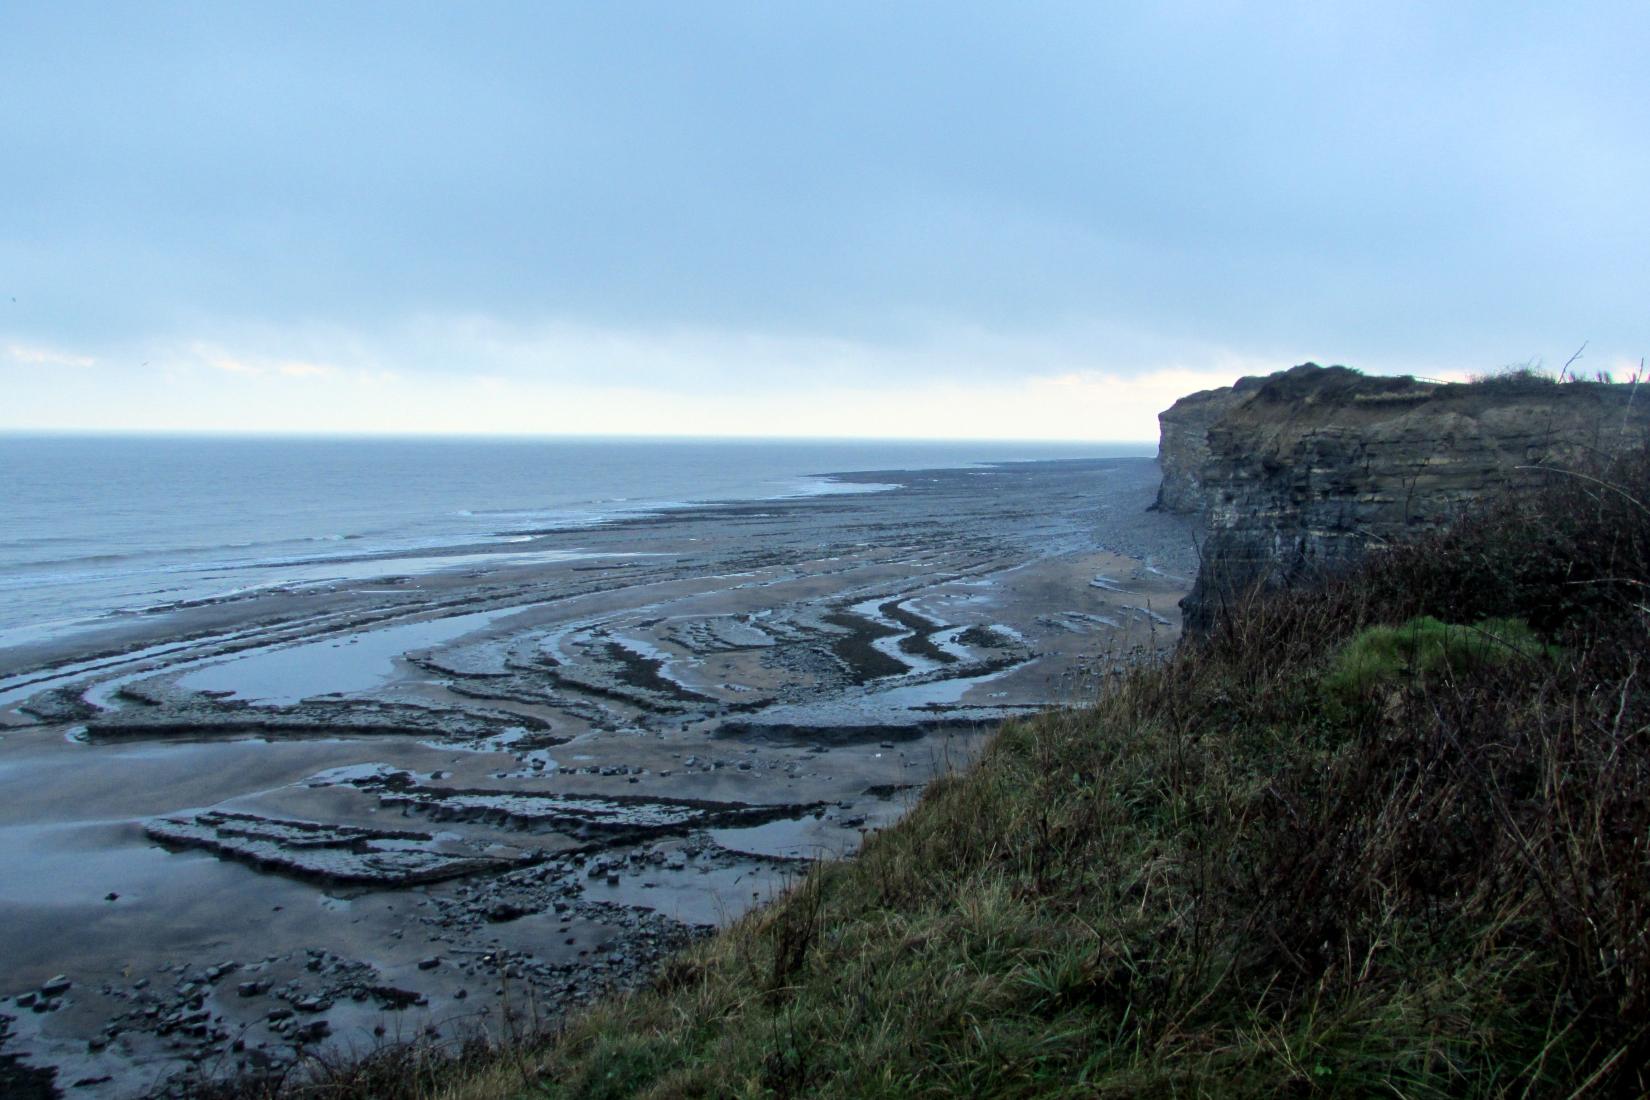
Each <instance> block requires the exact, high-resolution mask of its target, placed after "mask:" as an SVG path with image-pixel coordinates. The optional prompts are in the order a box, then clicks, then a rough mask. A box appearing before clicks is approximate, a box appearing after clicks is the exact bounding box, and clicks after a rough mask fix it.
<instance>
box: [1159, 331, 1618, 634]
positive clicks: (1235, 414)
mask: <svg viewBox="0 0 1650 1100" xmlns="http://www.w3.org/2000/svg"><path fill="white" fill-rule="evenodd" d="M1634 398H1635V394H1634V387H1632V386H1627V385H1610V384H1603V383H1591V382H1575V383H1568V384H1563V385H1560V384H1557V383H1554V382H1552V381H1551V380H1547V379H1543V378H1538V377H1522V376H1511V377H1508V378H1503V379H1492V380H1489V381H1486V382H1479V383H1472V384H1447V383H1434V382H1424V381H1418V380H1416V379H1414V378H1409V377H1402V378H1391V377H1376V376H1367V375H1363V374H1360V373H1358V372H1357V371H1354V370H1349V369H1347V368H1346V367H1320V366H1317V365H1316V364H1312V363H1307V364H1304V365H1302V366H1298V367H1295V368H1293V369H1291V370H1287V371H1281V372H1279V373H1277V374H1273V375H1271V376H1269V377H1266V378H1245V379H1242V380H1241V381H1239V382H1238V383H1237V384H1236V385H1234V386H1231V387H1229V388H1226V389H1221V390H1206V391H1204V392H1202V393H1197V394H1193V395H1191V396H1189V397H1186V398H1182V399H1181V400H1180V401H1177V402H1176V403H1175V404H1174V406H1173V407H1171V408H1170V409H1168V410H1166V411H1165V412H1164V413H1163V414H1162V415H1161V416H1160V417H1159V421H1160V424H1161V425H1162V442H1161V445H1160V450H1159V462H1160V464H1161V465H1162V468H1163V486H1162V489H1161V490H1160V492H1159V496H1158V506H1159V507H1163V508H1166V509H1169V510H1172V511H1181V512H1189V513H1199V514H1201V515H1202V516H1203V520H1204V539H1203V543H1202V546H1201V548H1200V554H1201V567H1200V569H1199V573H1198V578H1197V582H1196V584H1195V585H1194V587H1193V589H1192V592H1191V594H1190V595H1189V596H1187V597H1186V599H1185V600H1184V601H1182V607H1183V609H1184V611H1185V616H1184V618H1185V623H1186V625H1187V627H1188V629H1191V630H1199V629H1204V628H1207V627H1208V626H1209V625H1210V623H1211V622H1212V621H1213V618H1214V615H1215V614H1216V612H1217V611H1218V610H1219V608H1220V607H1221V606H1222V604H1223V603H1225V602H1228V601H1230V600H1231V598H1232V597H1233V596H1235V595H1236V594H1238V593H1240V592H1243V591H1245V590H1247V589H1249V588H1250V587H1252V586H1255V585H1280V584H1287V583H1289V582H1290V581H1293V580H1295V579H1297V578H1299V577H1302V576H1304V575H1309V574H1314V573H1320V572H1324V571H1334V570H1338V569H1342V568H1344V567H1346V566H1348V565H1350V564H1351V563H1353V562H1354V561H1356V560H1357V559H1359V558H1360V557H1362V556H1363V554H1364V553H1365V551H1366V550H1367V549H1368V548H1370V547H1372V546H1381V545H1385V544H1388V543H1391V542H1393V541H1395V540H1398V539H1401V538H1403V537H1404V536H1405V535H1408V534H1412V533H1415V532H1418V531H1424V530H1429V529H1432V528H1436V527H1440V526H1442V525H1444V524H1445V523H1447V522H1448V521H1449V520H1451V519H1452V518H1454V517H1456V516H1458V515H1460V514H1461V512H1462V511H1463V510H1464V509H1465V508H1466V507H1467V506H1468V505H1470V504H1471V503H1472V502H1474V501H1475V500H1477V499H1479V498H1480V497H1482V496H1484V495H1485V494H1486V493H1490V492H1496V491H1501V490H1513V491H1519V490H1522V489H1526V488H1530V487H1533V486H1535V485H1537V484H1541V483H1543V482H1545V481H1546V480H1549V479H1550V478H1551V477H1552V475H1551V474H1550V473H1548V472H1546V468H1553V467H1558V468H1562V467H1565V466H1568V465H1573V464H1575V463H1576V462H1578V461H1580V460H1582V459H1584V458H1585V457H1587V456H1588V455H1590V454H1598V453H1601V452H1610V451H1614V450H1618V449H1620V448H1621V447H1623V446H1624V445H1627V444H1629V443H1634V442H1642V441H1644V439H1645V438H1646V432H1647V428H1650V393H1647V394H1644V395H1642V398H1643V399H1642V400H1635V399H1634Z"/></svg>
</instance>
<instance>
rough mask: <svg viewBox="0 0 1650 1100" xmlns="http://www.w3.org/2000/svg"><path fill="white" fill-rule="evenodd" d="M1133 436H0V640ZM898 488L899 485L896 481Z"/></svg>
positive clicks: (1084, 452) (1107, 451) (1070, 453)
mask: <svg viewBox="0 0 1650 1100" xmlns="http://www.w3.org/2000/svg"><path fill="white" fill-rule="evenodd" d="M1149 453H1150V450H1149V448H1146V447H1143V446H1141V445H1138V444H1135V445H1130V444H1104V443H1100V444H1049V443H998V442H981V443H951V442H947V443H931V442H911V443H898V442H882V441H877V442H862V441H840V442H837V441H760V440H704V441H691V440H628V439H627V440H592V439H580V440H570V439H507V440H497V439H488V440H480V439H453V438H428V439H343V438H328V439H318V438H270V437H253V438H232V437H202V436H193V437H148V436H96V437H93V436H47V435H40V436H31V435H9V436H0V646H7V645H16V644H21V643H25V642H28V641H31V640H35V639H38V638H41V637H45V636H50V635H51V634H53V633H55V632H62V631H68V630H72V629H74V628H75V627H76V626H81V625H85V624H87V623H90V622H95V621H96V620H97V619H99V618H100V617H103V616H107V615H110V614H115V613H119V612H122V611H133V610H140V609H143V608H149V607H155V606H160V605H165V604H169V603H174V602H178V601H185V600H196V599H204V598H210V597H214V596H220V595H225V594H229V593H233V592H237V591H245V590H247V589H250V588H257V587H267V586H273V585H289V584H305V583H322V582H325V581H328V580H335V579H355V580H358V579H363V578H368V577H372V576H384V575H390V574H406V573H411V572H419V571H424V570H429V569H436V568H451V567H453V566H455V565H462V564H467V563H473V561H474V560H475V557H473V556H468V557H467V556H463V555H462V552H461V550H460V548H470V549H471V551H472V553H473V554H483V555H485V556H486V557H487V558H488V559H489V560H499V557H498V556H499V555H500V554H507V553H509V552H510V547H511V546H514V545H525V544H526V543H527V542H528V541H529V540H530V538H531V535H530V532H533V531H540V530H544V529H547V528H565V527H577V526H580V525H589V524H595V523H602V522H609V521H612V520H614V519H617V518H622V517H624V516H626V515H635V514H642V513H647V512H653V511H658V510H662V509H668V508H679V507H686V506H691V505H693V504H695V503H700V502H709V501H727V500H755V499H774V498H781V497H790V496H797V495H804V494H812V493H830V492H855V491H866V489H867V487H866V486H862V485H854V484H843V483H839V482H834V481H832V480H831V479H830V478H829V477H828V476H827V475H829V474H832V473H847V472H859V471H866V470H916V469H933V468H955V467H963V466H969V465H974V464H982V463H992V462H1004V461H1024V460H1039V459H1072V458H1094V457H1111V456H1116V455H1137V454H1149ZM889 481H890V483H897V481H898V478H897V477H892V478H890V479H889Z"/></svg>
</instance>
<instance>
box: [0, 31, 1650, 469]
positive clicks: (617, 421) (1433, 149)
mask: <svg viewBox="0 0 1650 1100" xmlns="http://www.w3.org/2000/svg"><path fill="white" fill-rule="evenodd" d="M1647 58H1650V4H1646V3H1644V2H1643V0H1633V2H1620V3H1600V4H1585V3H1581V4H1570V5H1556V4H1524V3H1517V2H1514V0H1493V2H1485V3H1467V2H1459V3H1448V4H1440V3H1435V2H1428V3H1415V4H1400V3H1360V4H1335V3H1326V2H1324V0H1312V2H1302V3H1297V4H1291V3H1269V4H1264V5H1259V4H1239V3H1221V2H1204V3H1173V2H1169V3H1162V2H1159V3H1152V4H1138V5H1122V4H1110V3H1099V2H1094V0H1088V2H1082V3H1069V4H1054V3H1012V4H1009V3H996V4H990V5H985V4H979V5H975V4H969V3H964V2H959V0H946V2H943V3H933V4H901V3H893V2H889V0H877V2H874V3H852V2H844V0H830V2H829V3H825V2H821V3H814V4H801V3H785V2H773V0H767V2H753V3H748V4H734V3H710V2H706V3H678V2H669V3H666V2H659V3H624V2H619V0H614V2H611V3H583V2H579V3H559V4H558V3H548V2H542V0H540V2H531V3H470V2H466V3H457V2H454V3H451V4H418V3H410V2H404V0H398V2H395V3H385V4H367V3H351V2H340V3H329V4H319V3H305V4H279V3H259V4H228V3H222V2H214V3H205V4H200V5H184V4H155V3H144V4H130V5H127V4H119V3H112V2H109V0H103V2H98V3H90V4H84V5H81V4H74V3H67V2H63V0H6V2H4V3H0V230H3V232H0V386H3V389H4V394H5V396H4V398H3V399H0V428H10V429H31V428H53V429H55V428H121V429H194V430H205V429H210V430H282V431H375V432H376V431H406V432H418V431H466V432H470V431H483V432H486V431H500V432H547V433H548V432H637V433H677V434H712V435H714V434H758V435H785V434H805V435H850V436H852V435H895V436H900V435H904V436H964V437H966V436H995V437H1010V438H1035V437H1044V438H1087V439H1146V438H1153V437H1155V432H1156V425H1155V421H1154V419H1153V417H1154V415H1155V413H1156V412H1157V411H1158V409H1160V408H1161V407H1163V406H1164V405H1166V404H1168V403H1169V402H1170V401H1172V400H1173V399H1174V398H1175V397H1176V396H1179V395H1180V394H1182V393H1185V392H1189V391H1190V390H1194V389H1198V388H1202V387H1206V386H1210V385H1219V384H1225V383H1229V382H1230V381H1232V380H1233V379H1234V378H1236V377H1237V376H1238V375H1239V374H1243V373H1255V372H1266V371H1270V370H1274V369H1279V368H1282V367H1286V366H1289V365H1291V364H1293V363H1297V362H1301V361H1304V360H1308V359H1315V360H1317V361H1320V362H1342V363H1347V364H1349V365H1352V366H1357V367H1361V368H1364V369H1366V370H1370V371H1380V372H1393V371H1404V372H1415V373H1420V374H1424V375H1429V376H1444V377H1456V376H1464V375H1466V374H1470V373H1475V372H1484V371H1491V370H1494V369H1496V368H1499V367H1502V366H1506V365H1508V364H1512V363H1522V362H1526V361H1530V360H1540V361H1544V362H1545V363H1547V364H1548V365H1550V366H1553V367H1556V366H1558V365H1559V364H1561V363H1562V362H1563V361H1564V360H1565V359H1566V358H1567V357H1568V356H1569V355H1570V353H1571V352H1572V351H1574V350H1575V349H1576V348H1577V347H1578V346H1579V345H1580V344H1581V343H1582V342H1583V341H1589V343H1588V347H1587V351H1586V354H1585V358H1584V359H1583V360H1582V363H1581V365H1582V366H1584V367H1586V368H1588V369H1590V370H1601V369H1610V370H1614V371H1616V372H1617V373H1618V374H1620V373H1622V372H1624V371H1626V372H1630V371H1631V369H1632V368H1633V367H1634V366H1636V364H1637V362H1638V360H1639V357H1640V356H1641V355H1645V354H1650V62H1647Z"/></svg>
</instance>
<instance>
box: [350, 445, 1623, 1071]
mask: <svg viewBox="0 0 1650 1100" xmlns="http://www.w3.org/2000/svg"><path fill="white" fill-rule="evenodd" d="M1594 477H1596V478H1597V479H1598V480H1590V478H1594ZM1647 499H1650V464H1647V462H1646V459H1645V458H1644V456H1643V455H1638V456H1636V457H1633V458H1631V459H1630V460H1626V461H1623V462H1621V463H1619V464H1618V465H1617V466H1616V467H1615V468H1612V469H1610V470H1605V471H1595V473H1594V474H1590V475H1588V477H1587V478H1583V477H1569V478H1564V479H1561V480H1560V482H1559V483H1558V484H1556V485H1555V486H1554V487H1553V490H1552V491H1551V492H1549V493H1547V494H1546V495H1545V496H1542V497H1541V498H1539V499H1537V500H1526V501H1524V502H1521V503H1509V504H1507V505H1506V506H1505V507H1504V508H1502V509H1501V510H1500V511H1497V512H1493V513H1490V514H1486V515H1483V516H1480V517H1478V518H1477V519H1475V520H1472V521H1469V522H1467V523H1465V524H1463V525H1462V526H1460V527H1458V528H1457V529H1455V530H1454V531H1451V532H1449V533H1446V534H1443V535H1440V536H1436V537H1434V538H1432V539H1430V540H1429V541H1427V542H1425V543H1423V544H1420V545H1417V546H1414V547H1410V548H1403V549H1399V550H1396V551H1391V552H1388V553H1386V554H1384V555H1382V556H1381V557H1380V558H1378V559H1377V560H1374V561H1372V562H1371V563H1370V564H1369V565H1368V566H1367V567H1366V568H1364V569H1363V570H1362V571H1360V572H1359V573H1358V574H1357V575H1356V576H1354V577H1351V578H1347V579H1345V580H1342V581H1340V582H1336V583H1333V584H1330V585H1327V586H1322V587H1317V588H1313V589H1312V590H1310V591H1308V590H1300V591H1297V592H1295V593H1292V594H1288V595H1284V596H1281V597H1274V598H1269V599H1256V600H1252V601H1250V602H1248V603H1246V604H1245V605H1243V606H1241V607H1239V608H1238V609H1236V611H1235V612H1233V613H1232V614H1231V615H1230V616H1229V617H1227V618H1226V619H1225V620H1223V621H1222V622H1221V623H1220V624H1219V625H1218V626H1217V627H1216V629H1215V631H1214V632H1213V634H1212V636H1211V637H1209V638H1208V639H1207V640H1206V641H1205V642H1204V643H1203V644H1201V645H1195V646H1194V645H1188V646H1184V647H1182V650H1181V652H1180V653H1179V654H1178V655H1177V656H1176V657H1175V658H1174V659H1172V660H1171V661H1169V662H1167V663H1166V664H1164V665H1163V666H1161V667H1157V668H1153V669H1148V670H1144V671H1140V672H1136V673H1134V674H1132V675H1129V676H1127V677H1124V678H1120V679H1119V680H1117V681H1116V682H1114V683H1112V684H1110V685H1109V686H1108V688H1107V690H1106V692H1105V693H1104V695H1103V697H1102V698H1101V700H1100V701H1099V703H1098V704H1097V705H1095V706H1094V707H1092V708H1088V709H1080V710H1068V711H1062V712H1056V713H1050V714H1047V715H1044V716H1041V717H1038V718H1035V719H1030V720H1026V721H1020V722H1014V723H1010V724H1009V725H1007V726H1005V727H1004V728H1003V730H1002V732H1001V733H1000V734H999V735H998V737H997V738H996V740H995V742H994V743H993V745H992V747H991V748H990V750H989V751H988V753H987V754H986V755H985V757H984V758H983V760H982V761H981V762H980V763H979V764H978V765H977V766H976V767H974V768H973V769H972V770H971V771H969V772H967V773H966V774H961V775H956V776H951V777H948V778H945V779H942V780H940V781H939V782H937V783H935V784H934V785H933V786H932V787H931V788H929V790H928V791H927V792H926V794H925V795H924V796H923V798H922V799H921V801H920V802H919V804H918V805H917V806H916V807H915V808H914V810H913V811H912V813H911V814H910V815H909V816H908V817H907V818H906V819H905V820H904V821H903V822H901V823H900V824H899V825H898V826H896V827H894V828H891V829H889V830H887V831H886V832H884V833H881V834H880V835H877V836H875V837H873V838H871V839H870V840H868V841H867V843H866V844H865V846H864V848H863V850H862V852H861V853H860V854H859V856H858V857H857V858H856V859H855V860H852V861H848V862H841V863H831V864H826V865H822V866H819V867H817V868H816V869H815V870H813V872H812V873H810V874H809V875H807V876H806V877H805V878H803V879H802V880H801V881H800V882H799V883H798V884H797V885H796V886H795V888H794V889H792V890H791V891H790V892H789V893H788V894H787V895H786V896H784V897H783V898H781V899H780V900H779V901H777V902H776V903H775V904H773V905H771V906H768V907H767V908H765V909H762V910H760V911H758V912H754V913H752V914H750V915H749V916H747V917H746V918H745V919H743V920H741V921H739V922H738V923H736V924H735V925H734V926H733V927H731V928H730V929H728V930H727V931H726V932H725V933H723V934H721V935H719V936H717V937H715V938H713V939H711V940H709V941H706V942H705V943H703V944H701V945H699V946H697V947H695V948H694V949H692V950H690V951H689V952H687V953H686V954H684V955H682V956H680V957H678V958H676V959H675V960H674V961H672V962H671V963H670V964H669V965H668V966H667V968H666V969H665V971H664V972H663V973H662V974H661V975H660V976H659V978H658V980H657V982H656V985H655V988H654V989H652V990H651V991H648V992H644V993H640V994H636V995H632V996H628V997H624V998H619V999H612V1000H608V1001H606V1002H603V1003H601V1004H600V1005H598V1006H597V1007H595V1008H594V1009H593V1010H591V1011H590V1012H588V1013H587V1014H585V1015H583V1016H582V1017H580V1018H578V1019H576V1020H574V1021H572V1022H571V1023H570V1024H569V1025H568V1026H567V1027H566V1028H565V1029H564V1030H563V1031H562V1032H561V1033H560V1034H559V1035H558V1036H556V1037H554V1038H553V1039H552V1040H551V1041H550V1042H549V1043H548V1044H547V1045H545V1046H542V1047H539V1048H537V1049H529V1050H518V1051H514V1052H511V1053H510V1054H509V1055H508V1056H504V1057H499V1058H497V1059H496V1060H494V1061H492V1062H490V1063H487V1064H485V1065H483V1066H482V1067H480V1068H475V1067H473V1066H472V1067H471V1068H469V1069H466V1070H464V1071H463V1072H461V1073H454V1074H447V1075H439V1074H438V1075H437V1079H432V1080H431V1081H429V1082H428V1085H427V1087H421V1088H420V1089H418V1090H415V1091H417V1092H419V1093H421V1094H423V1095H432V1094H433V1095H440V1096H445V1097H453V1098H459V1097H466V1098H479V1097H502V1096H531V1097H546V1098H560V1097H629V1096H643V1097H723V1096H733V1097H790V1096H841V1097H849V1096H943V1095H959V1094H961V1095H968V1094H973V1095H978V1096H1049V1097H1063V1096H1096V1095H1099V1096H1118V1097H1124V1096H1128V1097H1133V1096H1148V1097H1150V1096H1220V1097H1231V1096H1235V1097H1243V1096H1273V1095H1278V1094H1280V1093H1282V1094H1298V1095H1323V1096H1362V1095H1377V1094H1378V1095H1383V1096H1402V1097H1428V1096H1437V1097H1444V1096H1450V1097H1454V1096H1509V1097H1511V1096H1561V1097H1562V1096H1571V1095H1595V1094H1596V1095H1643V1094H1644V1093H1645V1092H1646V1090H1647V1089H1650V1076H1647V1073H1646V1062H1647V1059H1650V942H1647V939H1646V935H1647V932H1646V930H1647V928H1650V708H1647V707H1646V706H1645V703H1644V697H1643V693H1642V692H1641V691H1640V690H1639V680H1640V678H1641V675H1642V671H1643V670H1642V669H1641V665H1642V663H1643V660H1644V654H1646V653H1650V636H1647V635H1650V610H1647V607H1646V603H1647V592H1650V589H1647V587H1646V586H1647V585H1650V509H1647V508H1646V506H1645V504H1644V503H1643V502H1644V501H1646V500H1647ZM1422 616H1429V617H1430V618H1421V617H1422ZM1468 624H1471V625H1468ZM1394 628H1396V629H1394ZM394 1091H395V1090H393V1089H384V1090H382V1091H380V1092H379V1093H378V1094H379V1095H390V1094H392V1093H393V1092H394ZM409 1094H411V1093H410V1092H409Z"/></svg>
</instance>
